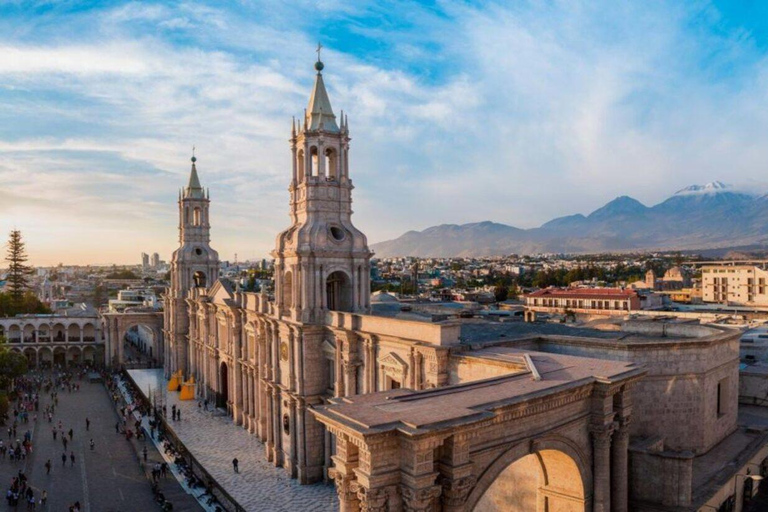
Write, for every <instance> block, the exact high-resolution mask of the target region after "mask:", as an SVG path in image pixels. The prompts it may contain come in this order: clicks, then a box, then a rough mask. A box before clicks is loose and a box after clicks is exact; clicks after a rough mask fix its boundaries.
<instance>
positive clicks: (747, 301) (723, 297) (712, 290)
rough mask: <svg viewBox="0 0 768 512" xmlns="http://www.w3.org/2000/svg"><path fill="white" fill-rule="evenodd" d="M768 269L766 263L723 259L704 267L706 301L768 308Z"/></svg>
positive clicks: (703, 277) (702, 270)
mask: <svg viewBox="0 0 768 512" xmlns="http://www.w3.org/2000/svg"><path fill="white" fill-rule="evenodd" d="M767 283H768V270H766V269H765V268H764V267H763V266H758V265H753V264H739V263H738V262H724V263H723V264H719V265H705V266H703V267H702V268H701V287H702V298H703V301H704V302H710V303H718V304H726V305H732V306H766V307H768V286H766V284H767Z"/></svg>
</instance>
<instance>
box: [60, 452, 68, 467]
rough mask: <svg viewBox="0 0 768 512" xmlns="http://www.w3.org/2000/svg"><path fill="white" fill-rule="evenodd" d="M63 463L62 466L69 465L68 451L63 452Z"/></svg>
mask: <svg viewBox="0 0 768 512" xmlns="http://www.w3.org/2000/svg"><path fill="white" fill-rule="evenodd" d="M61 465H62V467H64V466H66V465H67V452H62V453H61Z"/></svg>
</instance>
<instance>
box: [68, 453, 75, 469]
mask: <svg viewBox="0 0 768 512" xmlns="http://www.w3.org/2000/svg"><path fill="white" fill-rule="evenodd" d="M69 460H70V461H71V462H72V466H74V465H75V452H69Z"/></svg>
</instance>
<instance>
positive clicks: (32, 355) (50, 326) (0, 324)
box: [0, 308, 105, 368]
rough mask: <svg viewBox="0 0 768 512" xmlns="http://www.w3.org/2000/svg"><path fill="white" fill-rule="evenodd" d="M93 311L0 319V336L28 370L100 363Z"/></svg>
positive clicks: (98, 322)
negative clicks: (16, 353)
mask: <svg viewBox="0 0 768 512" xmlns="http://www.w3.org/2000/svg"><path fill="white" fill-rule="evenodd" d="M101 326H102V324H101V318H100V317H99V316H98V314H97V312H96V311H93V310H87V309H83V310H79V308H71V309H70V310H68V311H66V314H56V315H18V316H15V317H8V318H0V337H4V338H5V339H6V340H7V343H8V347H9V348H10V349H11V350H14V351H16V352H19V353H21V354H24V355H25V356H26V357H27V361H28V363H29V366H30V367H31V368H39V367H47V368H50V367H52V366H53V365H60V366H62V367H64V366H69V365H71V364H97V365H102V364H104V360H105V339H104V336H103V331H102V328H101Z"/></svg>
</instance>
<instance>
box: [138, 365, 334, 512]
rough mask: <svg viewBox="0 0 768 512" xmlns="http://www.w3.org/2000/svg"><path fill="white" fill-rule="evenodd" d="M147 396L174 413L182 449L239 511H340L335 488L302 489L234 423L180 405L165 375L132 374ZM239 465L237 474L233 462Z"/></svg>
mask: <svg viewBox="0 0 768 512" xmlns="http://www.w3.org/2000/svg"><path fill="white" fill-rule="evenodd" d="M128 374H129V375H130V377H131V379H133V381H134V382H135V383H136V385H137V386H139V388H140V389H141V391H142V393H143V394H144V396H146V397H148V398H151V400H152V401H153V402H155V403H157V404H158V405H165V406H166V408H167V411H169V412H170V410H171V408H172V407H173V406H174V405H176V407H177V408H178V409H179V410H180V411H181V421H170V420H169V421H168V422H167V423H168V426H169V428H170V429H171V430H172V431H173V433H174V434H175V435H176V437H178V439H179V440H180V441H181V442H182V443H184V447H185V448H186V449H187V450H188V451H189V452H190V453H191V454H192V455H193V456H194V457H195V459H197V461H198V462H199V463H200V464H202V465H203V466H204V467H205V469H206V471H208V473H209V474H210V475H211V477H213V478H214V480H216V482H217V483H218V484H219V485H220V486H221V487H222V488H224V490H225V491H226V492H227V493H228V494H229V495H230V496H232V498H234V499H235V500H236V501H237V502H238V503H239V504H240V506H241V507H243V508H244V509H245V510H248V511H264V512H292V511H297V510H300V511H301V512H312V511H318V512H320V511H322V512H328V511H333V510H338V500H337V497H336V491H335V489H334V488H333V486H332V485H328V484H315V485H300V484H299V483H298V481H297V480H295V479H292V478H290V476H288V474H287V473H286V472H285V470H284V469H282V468H276V467H275V466H273V465H272V464H271V463H269V462H267V460H266V458H265V455H264V454H265V448H264V445H263V444H262V443H261V442H260V441H259V440H258V438H256V436H254V435H253V434H250V433H248V431H246V430H245V429H243V428H242V427H239V426H237V425H235V424H234V423H233V422H232V420H231V418H228V417H225V416H221V415H216V414H214V413H212V412H210V411H209V412H206V411H203V410H202V409H201V408H199V407H198V405H197V402H196V401H194V400H189V401H181V400H179V399H178V393H175V392H168V391H167V388H166V381H165V379H164V378H163V371H162V370H161V369H154V370H128ZM235 457H237V459H238V461H239V469H240V472H239V473H235V472H234V471H233V469H232V459H234V458H235Z"/></svg>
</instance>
